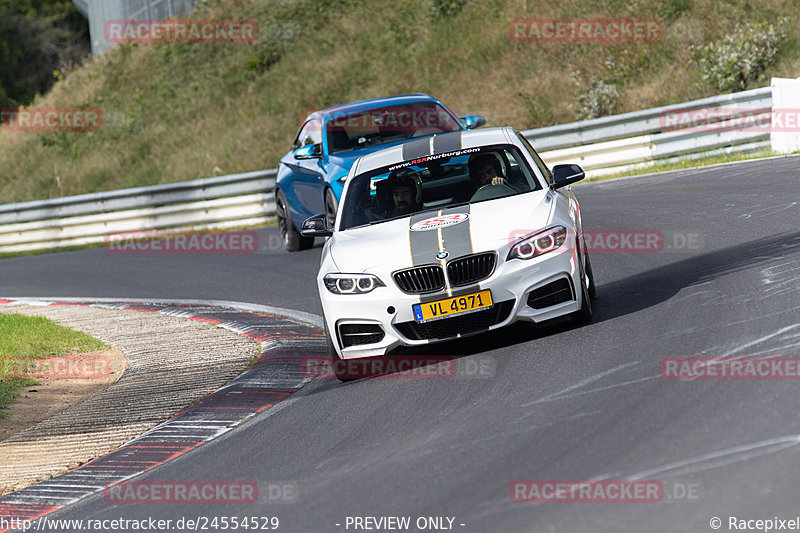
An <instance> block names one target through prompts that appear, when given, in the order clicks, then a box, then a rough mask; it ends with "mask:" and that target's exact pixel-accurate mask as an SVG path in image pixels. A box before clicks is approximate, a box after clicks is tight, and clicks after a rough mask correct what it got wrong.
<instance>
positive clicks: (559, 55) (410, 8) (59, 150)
mask: <svg viewBox="0 0 800 533" xmlns="http://www.w3.org/2000/svg"><path fill="white" fill-rule="evenodd" d="M432 1H433V0H406V1H404V2H399V3H387V2H384V1H379V0H359V1H356V0H296V1H281V0H226V1H222V0H205V1H203V0H201V1H200V2H199V3H198V6H197V7H196V9H195V11H194V12H193V13H192V15H191V16H192V17H193V18H199V19H207V18H222V19H253V20H256V21H257V22H259V24H260V27H261V32H260V34H261V37H260V39H259V42H257V43H252V44H155V45H142V44H126V45H120V46H118V47H117V48H115V49H114V50H113V51H112V52H111V53H109V54H107V55H103V56H99V57H94V58H92V59H90V60H87V62H86V63H85V64H84V66H83V67H81V68H79V69H77V70H75V71H72V72H70V73H67V74H66V75H63V76H62V78H63V79H61V81H59V82H58V83H57V84H56V86H55V87H54V88H53V90H52V91H51V92H50V93H48V94H47V95H44V96H43V97H41V98H40V99H39V100H38V101H37V102H36V103H35V104H34V105H35V106H36V107H86V108H94V107H97V108H100V109H101V110H102V112H103V117H104V119H103V120H104V126H103V128H102V129H101V130H99V131H93V132H47V133H36V132H12V131H3V132H2V133H0V203H9V202H18V201H27V200H35V199H45V198H53V197H58V196H66V195H74V194H81V193H86V192H95V191H102V190H113V189H119V188H124V187H134V186H143V185H155V184H159V183H168V182H173V181H183V180H189V179H195V178H202V177H209V176H214V175H221V174H228V173H233V172H242V171H248V170H255V169H262V168H273V167H275V166H276V165H277V162H278V160H279V158H280V157H281V155H283V153H285V152H286V150H287V149H288V147H289V145H290V143H291V141H292V139H293V138H294V135H295V133H296V130H297V128H298V126H299V125H300V122H301V120H302V119H303V118H304V117H305V114H306V113H307V112H308V111H309V110H311V109H315V108H321V107H325V106H329V105H332V104H336V103H344V102H348V101H352V100H359V99H364V98H371V97H378V96H384V95H390V94H400V93H412V92H426V93H429V94H431V95H433V96H436V97H437V98H439V99H441V100H442V101H443V102H445V103H446V104H447V105H449V106H450V107H452V109H453V110H454V111H455V112H456V113H458V114H462V115H463V114H482V115H484V116H485V117H486V118H487V121H488V124H489V125H511V126H514V127H516V128H518V129H526V128H531V127H538V126H546V125H551V124H559V123H564V122H570V121H573V120H575V119H576V111H575V109H576V106H577V103H578V97H579V89H578V87H577V86H576V84H575V82H574V79H579V80H584V82H586V83H588V81H589V80H591V79H603V80H606V81H610V82H613V83H615V84H616V85H618V87H619V88H620V89H621V91H622V98H621V100H620V102H619V105H618V107H617V108H616V109H615V110H614V111H615V112H626V111H633V110H636V109H644V108H648V107H653V106H659V105H667V104H671V103H677V102H682V101H686V100H691V99H694V98H701V97H705V96H711V95H714V94H717V91H715V90H714V89H713V88H712V87H711V86H710V85H709V84H708V83H706V82H704V81H703V80H702V77H701V75H700V72H699V70H698V67H697V65H696V63H695V62H694V61H693V59H692V54H691V52H690V45H702V44H705V43H708V42H712V41H718V40H720V39H722V38H724V37H725V36H726V35H728V34H729V33H731V32H732V31H733V30H734V28H736V27H737V25H741V24H743V23H746V22H764V23H775V22H776V21H778V20H780V18H781V17H783V16H789V17H791V18H790V27H789V35H790V38H789V40H788V41H787V42H786V43H785V44H784V46H783V48H782V50H781V53H780V54H779V55H778V58H777V62H776V63H775V64H774V65H773V66H772V67H770V68H769V69H768V71H767V72H766V73H765V74H764V76H763V77H762V79H760V80H757V81H756V82H754V83H752V84H751V86H752V87H755V86H764V85H767V84H768V83H769V77H772V76H777V77H797V76H798V75H800V47H799V46H798V39H797V35H798V34H799V33H800V32H798V18H797V16H796V14H795V12H796V0H725V1H724V2H720V1H718V0H564V1H562V2H549V1H548V2H545V1H543V0H515V1H511V2H503V1H500V0H481V1H479V0H469V1H467V2H466V3H465V4H464V7H463V8H462V9H460V10H457V12H456V13H455V14H453V15H452V16H450V15H446V16H441V15H437V14H435V13H433V12H432V11H431V5H432ZM437 3H442V2H437ZM457 3H458V2H451V4H457ZM576 17H581V18H641V19H650V18H658V19H661V20H663V22H664V27H665V35H664V39H663V40H662V41H661V42H658V43H640V44H635V43H616V44H607V43H531V42H515V41H512V40H511V39H510V38H509V23H510V22H511V21H512V20H514V19H518V18H576Z"/></svg>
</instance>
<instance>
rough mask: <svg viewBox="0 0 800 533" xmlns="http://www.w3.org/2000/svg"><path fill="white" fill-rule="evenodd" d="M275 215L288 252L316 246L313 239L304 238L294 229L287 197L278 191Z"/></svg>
mask: <svg viewBox="0 0 800 533" xmlns="http://www.w3.org/2000/svg"><path fill="white" fill-rule="evenodd" d="M275 215H276V216H277V217H278V231H280V234H281V240H282V241H283V247H284V248H285V249H286V251H287V252H297V251H299V250H307V249H308V248H311V247H312V246H314V238H313V237H303V236H302V235H300V234H299V233H298V232H297V230H295V229H294V224H293V223H292V217H291V216H289V207H288V206H287V204H286V197H285V196H284V195H283V191H281V190H278V192H277V193H276V194H275Z"/></svg>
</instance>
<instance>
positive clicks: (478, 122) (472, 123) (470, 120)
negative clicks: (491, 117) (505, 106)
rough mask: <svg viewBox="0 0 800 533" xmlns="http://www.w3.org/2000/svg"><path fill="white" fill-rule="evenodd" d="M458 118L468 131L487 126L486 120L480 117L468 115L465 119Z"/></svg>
mask: <svg viewBox="0 0 800 533" xmlns="http://www.w3.org/2000/svg"><path fill="white" fill-rule="evenodd" d="M458 118H459V119H460V120H461V122H463V123H464V125H465V126H466V127H467V129H468V130H474V129H475V128H480V127H481V126H483V125H484V124H486V119H485V118H483V117H482V116H480V115H467V116H465V117H458Z"/></svg>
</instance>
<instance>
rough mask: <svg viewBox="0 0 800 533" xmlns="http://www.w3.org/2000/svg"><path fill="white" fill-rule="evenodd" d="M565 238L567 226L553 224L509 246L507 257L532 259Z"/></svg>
mask: <svg viewBox="0 0 800 533" xmlns="http://www.w3.org/2000/svg"><path fill="white" fill-rule="evenodd" d="M565 240H567V228H565V227H564V226H555V227H553V228H549V229H546V230H544V231H542V232H540V233H536V234H534V235H530V236H528V237H525V238H523V239H522V240H521V241H519V242H518V243H517V244H515V245H514V246H512V247H511V250H510V251H509V252H508V257H507V258H506V260H509V259H532V258H534V257H539V256H540V255H544V254H547V253H550V252H552V251H553V250H556V249H558V248H559V247H560V246H561V245H562V244H564V241H565Z"/></svg>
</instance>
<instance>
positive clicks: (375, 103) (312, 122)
mask: <svg viewBox="0 0 800 533" xmlns="http://www.w3.org/2000/svg"><path fill="white" fill-rule="evenodd" d="M485 123H486V121H485V120H484V118H483V117H481V116H479V115H468V116H464V117H457V116H456V115H455V114H454V113H453V112H452V111H451V110H450V109H448V108H447V106H445V105H444V104H442V103H441V102H440V101H438V100H437V99H435V98H433V97H431V96H428V95H427V94H408V95H401V96H390V97H388V98H374V99H372V100H361V101H358V102H352V103H349V104H344V105H338V106H334V107H329V108H327V109H322V110H320V111H315V112H313V113H311V114H310V115H308V117H307V118H306V120H305V121H304V122H303V125H302V127H301V128H300V131H299V132H298V134H297V137H295V140H294V144H292V149H291V150H290V151H289V152H288V153H287V154H286V155H284V156H283V157H282V158H281V162H280V166H279V167H278V178H277V181H276V185H275V210H276V213H277V217H278V228H279V229H280V232H281V238H282V239H283V246H284V248H286V250H288V251H290V252H293V251H297V250H303V249H306V248H310V247H311V246H312V245H313V244H314V239H313V237H304V236H302V235H300V234H299V232H298V228H300V227H302V224H303V221H304V220H305V219H307V218H309V217H311V216H313V215H316V214H317V213H323V212H324V213H325V214H326V215H327V216H328V220H329V225H330V226H333V221H334V220H335V218H336V210H337V208H338V206H339V198H340V197H341V194H342V188H343V186H344V180H345V179H346V178H347V173H348V172H349V171H350V167H351V166H352V165H353V163H355V161H356V159H358V158H359V157H361V156H363V155H366V154H368V153H370V152H375V151H377V150H381V149H383V148H387V147H390V146H392V145H395V144H401V143H404V142H406V141H408V140H410V139H418V138H420V137H427V136H431V135H435V134H437V133H446V132H450V131H463V130H468V129H473V128H477V127H480V126H482V125H483V124H485Z"/></svg>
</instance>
